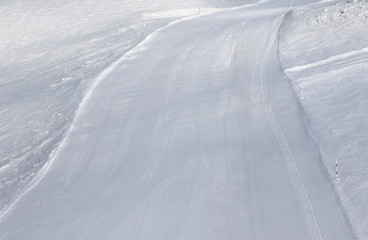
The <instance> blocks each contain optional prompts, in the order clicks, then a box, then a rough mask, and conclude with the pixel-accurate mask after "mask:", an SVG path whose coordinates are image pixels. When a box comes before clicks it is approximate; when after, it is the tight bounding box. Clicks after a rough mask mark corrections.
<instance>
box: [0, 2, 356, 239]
mask: <svg viewBox="0 0 368 240" xmlns="http://www.w3.org/2000/svg"><path fill="white" fill-rule="evenodd" d="M286 11H287V10H286V9H273V10H264V9H258V10H257V8H256V7H255V8H254V9H253V10H251V11H250V10H249V9H238V10H233V11H231V12H225V13H218V14H214V15H211V16H207V17H202V18H198V19H192V20H187V21H183V22H180V23H177V24H174V25H172V26H169V27H166V28H164V29H162V30H160V31H158V32H157V33H155V34H154V35H153V36H151V37H150V39H149V40H147V41H145V42H144V43H143V44H141V45H139V46H138V47H137V48H136V49H135V51H134V52H131V53H129V54H128V55H127V56H125V58H124V59H122V60H121V61H120V62H119V64H116V66H115V67H114V69H113V70H112V71H110V72H109V74H108V75H107V76H105V77H104V78H103V80H102V81H101V82H100V83H99V84H98V85H97V86H96V87H95V89H94V90H93V92H92V93H91V94H90V95H89V96H88V101H85V103H84V104H83V106H82V108H81V111H80V112H79V114H78V116H77V118H76V120H75V122H74V124H73V128H72V129H71V132H70V134H69V135H68V136H67V138H66V139H65V141H64V143H63V146H62V147H61V148H60V149H59V151H58V153H57V155H56V157H55V159H54V160H53V162H52V164H51V166H50V168H49V170H48V171H47V173H46V174H45V175H44V176H43V177H42V179H41V180H40V181H39V182H38V184H37V185H35V186H34V187H33V188H31V189H30V190H29V191H28V192H26V193H25V194H24V195H23V196H21V197H20V198H19V199H18V200H17V201H16V203H15V204H14V206H13V207H12V208H11V209H9V211H8V212H7V213H6V214H5V215H4V216H3V217H2V218H1V220H0V239H37V240H42V239H48V240H49V239H63V240H65V239H127V240H132V239H142V240H147V239H157V240H164V239H168V240H169V239H170V240H171V239H188V240H195V239H198V240H204V239H211V240H214V239H219V240H224V239H237V240H238V239H259V240H267V239H270V240H275V239H280V240H281V239H282V240H288V239H290V240H295V239H311V240H319V239H325V240H327V239H331V240H339V239H341V240H347V239H352V236H351V233H350V228H349V225H348V223H347V222H346V221H345V218H344V215H343V212H342V211H341V209H340V205H339V203H338V201H337V198H336V196H335V194H334V190H333V187H332V185H331V184H330V182H329V181H330V180H329V178H328V177H327V174H326V172H325V169H324V167H323V165H322V163H321V161H320V159H319V153H318V148H317V147H316V146H315V144H314V142H313V141H312V140H311V138H310V137H309V135H308V132H307V129H306V126H305V123H304V119H303V115H302V111H301V110H300V108H299V105H298V101H297V98H296V97H295V95H294V92H293V90H292V88H291V86H290V85H289V82H288V80H287V79H286V77H285V76H284V74H283V71H282V69H281V67H280V63H279V59H278V32H279V27H280V25H281V24H282V21H283V16H284V15H283V14H285V12H286Z"/></svg>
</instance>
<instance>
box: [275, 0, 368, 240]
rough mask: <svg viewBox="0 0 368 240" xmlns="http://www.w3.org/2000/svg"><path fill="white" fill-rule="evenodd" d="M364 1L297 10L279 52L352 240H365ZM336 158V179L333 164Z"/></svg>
mask: <svg viewBox="0 0 368 240" xmlns="http://www.w3.org/2000/svg"><path fill="white" fill-rule="evenodd" d="M367 33H368V5H367V2H366V1H354V2H352V3H340V4H336V5H332V6H324V7H316V8H312V9H307V10H306V9H303V10H296V11H295V12H293V13H292V14H290V15H289V17H288V18H287V19H286V22H285V24H284V27H283V30H282V35H281V42H280V50H281V51H280V53H281V55H280V57H281V60H282V62H283V66H284V67H285V68H286V71H285V72H286V74H287V75H288V76H289V78H290V79H291V82H292V83H293V85H294V89H295V91H296V93H297V94H298V96H299V98H300V99H301V104H302V106H303V109H304V111H305V114H306V117H307V118H308V119H309V124H310V125H309V126H310V129H309V130H310V132H311V135H312V136H313V138H314V139H315V140H316V142H317V143H318V145H319V148H320V151H321V155H322V160H323V163H324V166H325V168H326V169H327V171H328V173H329V175H330V178H331V180H332V181H333V182H335V189H336V190H337V192H338V194H339V199H340V201H341V203H342V205H343V207H344V208H345V211H346V214H347V215H348V217H349V219H350V222H351V224H352V226H353V229H354V232H355V233H356V236H357V239H362V240H363V239H368V194H367V190H368V178H367V172H368V165H367V156H368V148H367V146H368V124H367V118H368V115H367V109H368V98H367V92H368V84H367V82H368V78H367V74H366V73H367V70H368V51H367V42H368V34H367ZM336 160H337V162H338V181H337V182H336V172H335V164H336Z"/></svg>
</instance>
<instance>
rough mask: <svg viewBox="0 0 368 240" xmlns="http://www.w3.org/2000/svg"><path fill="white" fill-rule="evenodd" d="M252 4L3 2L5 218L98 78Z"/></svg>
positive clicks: (0, 63) (0, 138)
mask: <svg viewBox="0 0 368 240" xmlns="http://www.w3.org/2000/svg"><path fill="white" fill-rule="evenodd" d="M246 3H247V1H243V0H223V1H218V0H197V1H195V2H194V1H180V0H134V1H121V0H77V1H75V0H63V1H59V0H51V1H49V0H19V1H12V0H4V1H0V212H2V211H3V210H4V209H6V208H7V207H8V206H9V205H10V204H11V203H12V202H13V201H14V200H15V199H16V198H17V197H18V196H19V195H20V194H21V193H22V192H23V191H24V190H25V189H27V188H29V186H31V185H33V184H34V183H35V182H36V181H37V180H38V179H39V177H40V176H41V175H42V174H43V172H44V171H45V170H46V168H47V166H45V164H47V163H48V162H49V160H50V159H51V158H52V157H53V153H54V151H55V149H56V148H57V146H58V145H59V144H60V142H61V141H62V140H63V139H64V137H65V134H66V132H67V131H68V130H69V129H70V127H71V123H72V121H73V120H74V118H75V114H76V111H77V109H78V107H79V104H80V103H81V101H82V99H83V98H84V96H85V95H86V94H87V92H88V89H89V87H90V86H91V85H92V84H93V83H94V81H95V79H96V78H97V76H98V74H100V73H101V72H102V71H103V70H104V69H106V68H107V67H109V66H110V65H111V64H112V63H113V62H114V61H116V60H117V59H119V58H120V57H121V56H122V55H124V54H125V53H127V52H128V51H129V50H131V49H132V48H134V47H135V46H136V45H137V44H138V43H139V42H141V41H143V40H144V39H145V38H146V37H147V36H148V35H149V34H151V33H152V32H154V31H156V30H157V29H159V28H161V27H163V26H165V25H167V24H168V23H170V22H173V21H176V20H179V19H182V18H186V17H195V16H200V15H204V14H208V13H210V12H214V11H219V10H220V9H221V8H227V7H233V6H237V5H239V4H246ZM0 214H1V213H0Z"/></svg>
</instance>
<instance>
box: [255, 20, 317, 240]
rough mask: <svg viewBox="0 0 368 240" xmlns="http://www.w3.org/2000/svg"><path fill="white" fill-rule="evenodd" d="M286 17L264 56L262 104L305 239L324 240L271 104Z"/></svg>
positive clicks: (279, 22)
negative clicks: (273, 63)
mask: <svg viewBox="0 0 368 240" xmlns="http://www.w3.org/2000/svg"><path fill="white" fill-rule="evenodd" d="M284 16H285V15H282V16H280V17H278V18H277V19H276V21H275V23H273V24H274V26H272V27H273V28H274V30H273V32H272V34H271V36H270V38H269V43H268V45H267V48H266V50H265V54H264V56H263V60H262V64H261V72H260V76H261V78H260V81H259V85H260V86H259V90H260V96H261V103H262V106H263V110H264V113H265V116H266V117H267V120H268V123H269V125H270V127H271V129H272V132H273V135H274V137H275V142H276V144H277V145H278V149H279V151H280V156H281V158H282V160H283V163H284V165H285V166H286V171H287V173H288V176H289V179H290V184H291V187H292V192H293V195H294V198H295V199H296V202H297V207H298V209H299V211H298V214H301V216H299V221H300V222H304V224H302V229H303V230H304V238H305V239H314V240H323V239H324V238H323V236H322V233H321V230H320V228H319V224H318V221H317V219H316V215H315V213H314V209H313V206H312V204H311V201H310V198H309V195H308V192H307V190H306V188H305V185H304V182H303V179H302V176H301V174H300V172H299V170H298V167H297V166H296V163H295V159H294V156H293V154H292V152H291V150H290V146H289V144H288V142H287V139H286V137H285V135H284V133H283V131H282V129H281V127H280V125H279V123H278V121H277V119H276V117H275V115H274V113H273V110H272V107H271V105H270V102H269V101H270V99H269V98H270V92H269V91H270V87H269V82H268V81H269V77H268V76H267V67H268V62H269V59H270V56H271V52H272V48H273V47H274V46H275V44H276V43H275V42H276V40H277V39H278V33H279V28H280V26H281V24H282V22H283V20H284Z"/></svg>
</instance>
